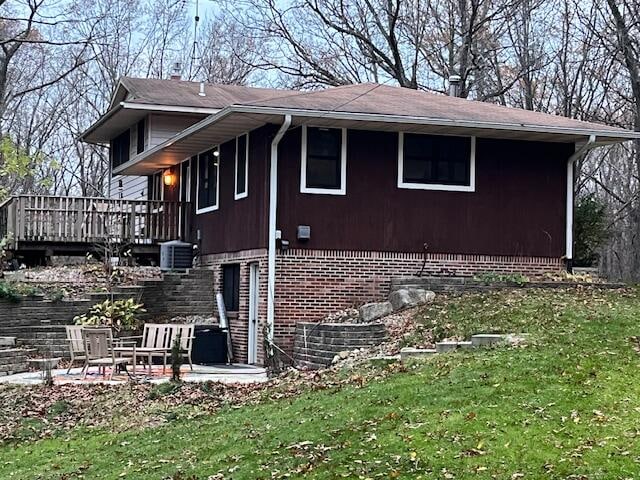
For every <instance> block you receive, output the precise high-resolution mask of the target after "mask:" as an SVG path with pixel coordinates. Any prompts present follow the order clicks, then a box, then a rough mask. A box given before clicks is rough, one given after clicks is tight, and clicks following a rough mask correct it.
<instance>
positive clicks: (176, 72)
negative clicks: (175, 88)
mask: <svg viewBox="0 0 640 480" xmlns="http://www.w3.org/2000/svg"><path fill="white" fill-rule="evenodd" d="M169 78H171V80H182V64H181V63H180V62H176V63H174V64H173V68H172V69H171V77H169Z"/></svg>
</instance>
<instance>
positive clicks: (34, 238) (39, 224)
mask: <svg viewBox="0 0 640 480" xmlns="http://www.w3.org/2000/svg"><path fill="white" fill-rule="evenodd" d="M189 213H190V208H189V204H187V203H181V202H165V201H156V200H121V199H106V198H92V197H53V196H42V195H20V196H15V197H11V198H9V199H8V200H6V201H5V202H4V203H2V204H0V237H4V236H7V234H8V235H9V236H10V238H11V239H12V244H13V247H14V248H15V247H16V245H19V244H20V242H56V243H60V242H62V243H72V242H75V243H104V242H107V241H108V242H112V243H117V244H120V245H124V244H155V243H159V242H164V241H168V240H175V239H178V238H183V239H184V238H185V237H186V235H187V233H188V231H189V220H190V215H189Z"/></svg>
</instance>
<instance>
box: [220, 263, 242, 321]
mask: <svg viewBox="0 0 640 480" xmlns="http://www.w3.org/2000/svg"><path fill="white" fill-rule="evenodd" d="M222 298H223V299H224V306H225V308H226V309H227V311H229V312H237V311H238V310H239V309H240V265H239V264H237V263H236V264H233V265H223V266H222Z"/></svg>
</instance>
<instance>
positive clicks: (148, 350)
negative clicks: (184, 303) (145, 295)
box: [121, 323, 194, 374]
mask: <svg viewBox="0 0 640 480" xmlns="http://www.w3.org/2000/svg"><path fill="white" fill-rule="evenodd" d="M178 335H179V336H180V351H181V353H182V355H183V356H184V357H186V358H187V359H188V360H189V366H190V367H191V370H193V362H192V360H191V350H192V345H193V335H194V325H185V324H174V323H145V325H144V330H143V331H142V336H137V337H121V339H122V340H125V339H133V338H137V339H142V341H141V343H140V346H139V347H137V348H136V352H137V354H138V355H139V356H140V357H141V358H142V359H144V358H145V357H146V358H147V359H148V363H149V371H151V362H152V361H153V359H154V358H161V359H162V373H163V374H164V373H166V371H167V359H168V358H171V347H172V346H173V341H174V339H176V338H178Z"/></svg>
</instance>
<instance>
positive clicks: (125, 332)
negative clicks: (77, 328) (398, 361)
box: [73, 298, 146, 336]
mask: <svg viewBox="0 0 640 480" xmlns="http://www.w3.org/2000/svg"><path fill="white" fill-rule="evenodd" d="M145 312H146V310H145V309H144V305H143V304H141V303H136V302H135V301H134V300H133V299H132V298H128V299H126V300H115V301H112V300H105V301H104V302H102V303H97V304H96V305H94V306H93V307H91V309H90V310H89V312H88V313H85V314H84V315H78V316H76V317H74V319H73V320H74V322H75V323H76V325H86V326H93V327H111V328H112V329H113V331H114V333H115V335H116V336H130V335H135V334H137V333H139V332H140V329H141V327H142V323H143V322H142V320H141V319H140V314H142V313H145Z"/></svg>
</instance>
